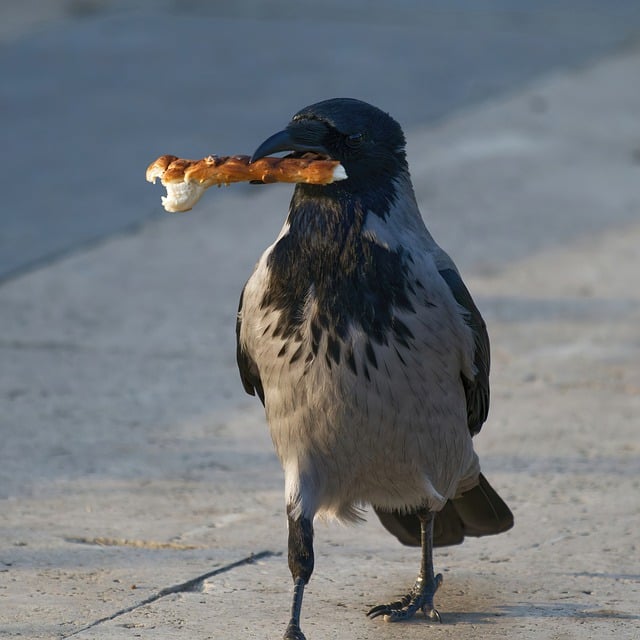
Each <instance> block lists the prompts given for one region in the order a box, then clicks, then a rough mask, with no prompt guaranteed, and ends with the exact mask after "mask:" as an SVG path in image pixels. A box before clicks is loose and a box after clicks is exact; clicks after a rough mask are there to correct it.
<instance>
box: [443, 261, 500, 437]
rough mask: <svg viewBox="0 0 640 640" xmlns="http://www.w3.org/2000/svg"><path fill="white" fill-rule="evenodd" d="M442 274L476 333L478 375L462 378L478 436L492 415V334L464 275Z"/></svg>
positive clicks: (448, 270)
mask: <svg viewBox="0 0 640 640" xmlns="http://www.w3.org/2000/svg"><path fill="white" fill-rule="evenodd" d="M439 273H440V275H441V276H442V279H443V280H444V281H445V282H446V283H447V285H448V286H449V289H451V293H452V294H453V297H454V298H455V299H456V302H457V303H458V304H459V305H460V306H461V307H462V308H463V309H464V310H465V318H464V319H465V322H466V323H467V326H469V328H470V329H471V330H472V331H473V339H474V343H475V354H474V359H473V363H474V366H475V368H476V375H475V377H474V378H473V380H470V379H469V378H467V377H466V376H465V375H463V374H461V376H462V384H463V385H464V391H465V395H466V399H467V423H468V425H469V431H470V432H471V435H472V436H474V435H476V434H477V433H479V431H480V429H481V428H482V425H483V423H484V421H485V420H486V419H487V415H488V413H489V368H490V364H491V353H490V347H489V334H488V333H487V325H486V324H485V322H484V320H483V319H482V316H481V315H480V311H478V307H476V305H475V303H474V301H473V298H472V297H471V294H470V293H469V290H468V289H467V287H466V286H465V284H464V282H463V281H462V278H461V277H460V274H459V273H458V272H457V271H456V270H455V269H453V268H446V269H441V270H440V271H439Z"/></svg>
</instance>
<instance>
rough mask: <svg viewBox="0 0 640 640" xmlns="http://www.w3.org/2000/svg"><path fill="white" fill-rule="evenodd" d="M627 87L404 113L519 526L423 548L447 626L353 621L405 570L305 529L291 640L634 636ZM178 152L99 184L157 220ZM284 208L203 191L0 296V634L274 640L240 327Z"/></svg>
mask: <svg viewBox="0 0 640 640" xmlns="http://www.w3.org/2000/svg"><path fill="white" fill-rule="evenodd" d="M638 69H640V51H639V50H638V49H637V48H635V49H634V48H633V47H631V48H629V49H627V50H626V51H623V52H618V53H617V54H616V55H612V56H610V57H608V58H605V59H602V60H600V61H598V62H597V63H594V64H592V65H589V66H587V67H585V68H582V69H579V70H570V71H555V72H554V73H552V74H550V75H547V76H545V77H543V78H540V79H539V80H537V81H536V82H533V83H532V84H530V85H529V86H528V87H526V88H525V89H522V90H519V91H516V92H514V93H513V95H510V96H508V97H502V98H496V99H494V100H493V101H490V102H488V103H486V104H484V105H480V106H476V107H473V108H471V107H470V108H468V109H466V110H465V111H464V112H462V113H459V114H457V115H456V116H454V117H452V118H450V119H447V120H445V121H443V122H440V123H439V124H437V125H433V126H424V125H421V124H420V123H417V122H411V121H409V123H408V126H407V127H406V132H407V136H408V138H409V140H410V144H409V151H410V162H411V167H412V174H413V177H414V181H415V184H416V190H417V193H418V196H419V199H420V204H421V207H422V211H423V214H424V216H425V218H426V220H427V223H428V224H429V226H430V228H431V230H432V231H433V233H434V235H435V236H436V237H437V238H438V239H439V240H440V242H441V243H442V244H443V246H445V247H446V248H447V250H449V251H450V253H451V254H452V255H453V256H454V258H455V259H456V261H457V262H458V265H459V266H460V268H461V269H462V271H463V274H464V276H465V279H466V281H467V283H468V284H469V287H470V288H471V290H472V292H473V293H474V295H475V297H476V299H477V302H478V304H479V306H480V308H481V310H482V311H483V314H484V315H485V318H486V320H487V322H488V324H489V328H490V333H491V337H492V344H493V376H492V383H493V386H492V392H493V393H492V398H493V404H492V411H491V415H490V420H489V422H488V424H487V425H486V426H485V429H484V430H483V432H482V433H481V435H480V436H479V437H478V440H477V445H478V449H479V451H480V454H481V460H482V462H483V467H484V469H485V471H486V473H487V475H488V476H489V477H490V478H491V480H492V482H493V483H495V485H496V487H497V488H499V490H500V491H501V493H502V494H503V495H504V496H505V498H506V499H507V500H508V502H509V503H510V505H512V507H513V509H514V513H515V517H516V527H515V528H514V529H513V530H512V531H511V532H509V533H507V534H503V535H502V536H499V537H496V538H487V539H480V540H470V541H468V542H465V544H464V545H462V546H460V547H457V548H451V549H444V550H439V551H438V552H437V553H436V565H437V568H438V570H440V571H442V572H443V573H444V576H445V581H444V585H443V587H442V589H441V591H439V592H438V594H437V597H436V604H437V606H438V608H439V609H440V610H441V612H442V614H443V619H444V624H442V625H432V624H429V623H426V622H424V621H421V620H415V621H412V622H411V623H409V624H405V625H389V624H385V623H383V622H381V621H375V622H372V621H368V620H367V619H366V618H365V617H364V613H365V612H366V610H367V608H368V607H369V606H372V605H374V604H377V603H378V602H382V601H387V600H389V599H390V598H392V597H394V596H396V595H398V594H399V593H400V592H401V591H402V590H403V589H405V588H406V586H407V585H408V584H410V583H411V581H412V580H413V578H414V577H415V572H416V571H417V567H418V557H417V553H416V550H412V549H406V548H403V547H401V546H400V545H398V544H397V542H396V541H395V540H393V539H392V538H391V537H389V536H388V535H387V534H386V533H385V532H384V531H383V530H382V529H381V527H380V526H379V525H378V524H377V523H376V521H375V519H369V521H368V522H366V523H365V524H363V525H361V526H358V527H355V528H352V527H351V528H347V527H345V528H343V527H339V526H336V525H326V526H325V525H323V524H319V525H318V527H317V534H316V537H317V563H316V572H315V574H314V576H313V579H312V582H311V584H310V586H309V589H308V595H307V597H306V600H305V607H304V612H303V620H304V625H303V628H304V630H305V632H306V634H307V637H308V638H309V640H314V639H316V640H319V639H320V638H363V639H364V638H367V639H370V638H379V639H389V640H390V639H392V638H398V637H403V638H423V637H424V635H425V634H429V636H430V638H435V639H436V640H440V639H444V638H449V637H452V636H454V635H455V637H456V638H459V639H461V640H466V639H471V638H473V639H476V638H478V637H482V638H488V639H492V638H503V637H514V636H516V637H520V638H524V639H525V640H528V639H534V638H535V639H538V638H540V639H542V638H545V639H546V638H549V639H554V640H560V639H562V640H565V639H567V640H568V639H571V638H576V639H578V638H580V639H583V638H587V639H588V638H594V639H595V638H598V640H599V639H600V638H602V637H603V636H614V637H616V638H617V639H623V640H625V639H632V638H635V637H637V629H638V627H639V625H640V616H639V614H638V608H637V603H638V601H639V599H640V561H639V559H638V558H639V555H638V545H639V544H640V539H639V536H638V531H639V530H640V500H639V498H638V495H639V489H640V441H639V438H638V416H640V387H639V385H638V380H639V379H640V338H639V336H640V332H639V329H638V326H639V321H640V289H639V288H638V286H637V278H638V273H639V270H640V250H639V249H638V247H639V246H640V216H639V215H638V213H639V211H640V163H639V161H638V155H639V149H640V121H639V120H638V118H637V114H638V113H640V83H638V82H637V81H636V80H637V77H638ZM303 103H304V100H303ZM298 106H302V105H298V104H295V105H292V108H291V109H288V110H286V111H284V112H282V113H278V114H277V115H278V118H275V115H274V116H273V125H274V126H279V125H282V124H284V123H285V122H286V120H287V118H288V116H289V115H290V111H292V110H295V108H297V107H298ZM246 108H248V107H246ZM389 108H391V107H389ZM272 128H273V127H270V128H268V129H266V130H264V131H260V132H259V134H258V137H259V138H260V139H262V138H261V137H260V136H262V135H264V134H268V133H270V132H271V131H272ZM224 133H225V135H227V136H228V137H229V139H230V140H233V139H235V138H234V133H235V132H234V131H231V130H227V129H226V128H225V132H224ZM245 134H246V132H241V134H239V135H245ZM172 135H175V136H176V137H175V138H173V140H175V143H172V139H169V138H167V139H163V137H162V136H157V139H156V143H157V145H158V148H157V149H155V150H154V149H149V150H147V154H146V155H145V157H144V161H143V159H142V152H143V151H145V150H144V149H143V150H142V151H140V150H138V151H137V153H139V154H140V156H141V157H140V162H141V164H142V166H141V167H139V168H136V171H137V172H138V174H139V175H138V177H137V178H136V177H135V176H132V181H133V182H135V180H138V181H139V183H140V185H142V186H140V189H139V194H138V187H137V186H136V188H135V189H136V194H138V195H132V192H127V191H120V190H119V187H118V186H117V181H114V180H111V182H110V183H109V182H107V183H106V184H105V188H107V187H109V186H110V187H111V188H112V189H114V190H116V191H117V193H118V194H119V195H118V196H117V197H119V198H123V199H124V200H125V201H127V202H130V203H131V206H138V207H143V208H146V207H148V208H149V210H151V209H155V208H158V209H159V197H160V190H159V188H158V187H155V188H154V187H151V186H150V185H145V184H144V182H143V172H144V164H145V162H146V160H147V155H149V154H150V156H149V158H148V159H151V158H152V157H154V156H155V155H157V154H158V153H162V152H165V151H173V150H174V147H173V145H174V144H177V142H178V140H179V139H180V136H179V135H178V132H177V131H176V132H174V133H173V134H172ZM249 142H250V140H248V143H249ZM165 145H168V147H170V148H166V147H165ZM181 145H184V149H185V153H188V154H192V155H197V148H194V146H195V141H194V140H189V139H186V140H182V141H181ZM189 145H191V146H189ZM132 171H133V169H132ZM136 184H137V183H136ZM290 192H291V189H290V188H289V187H287V186H283V185H274V186H270V187H257V188H252V189H249V188H248V187H247V188H239V189H235V188H233V189H232V188H230V189H228V190H221V191H217V190H216V191H214V192H211V193H208V194H207V195H206V196H205V198H204V200H203V201H202V202H201V204H200V205H199V207H198V208H197V209H196V210H195V211H193V212H191V213H189V214H185V215H177V216H163V215H160V214H158V215H157V216H156V217H155V218H154V219H152V220H149V221H148V222H146V223H145V224H143V225H142V226H139V227H137V228H136V229H134V230H131V231H130V232H128V233H123V234H120V235H117V236H112V237H110V238H108V239H106V240H105V241H103V242H102V243H100V244H98V245H95V246H92V247H88V248H87V249H86V250H84V251H78V252H76V253H74V254H73V255H70V256H68V257H66V258H64V259H60V260H57V261H55V262H53V263H51V264H48V265H47V266H46V267H44V268H41V269H37V270H33V271H31V272H30V273H26V274H24V275H23V276H21V277H16V278H13V279H11V280H9V281H7V282H5V283H4V284H3V286H2V287H1V288H0V326H1V327H2V335H1V336H0V362H2V366H1V367H0V402H1V403H2V417H1V421H2V422H1V425H0V430H1V433H2V443H1V444H0V458H1V460H0V499H1V505H0V635H4V636H6V637H23V638H34V639H35V638H60V637H69V636H71V637H74V638H79V639H87V640H88V639H89V638H102V639H107V640H110V639H115V638H125V637H126V638H130V637H140V638H152V637H153V638H183V637H196V638H256V639H258V638H260V639H263V638H277V637H280V635H281V634H282V632H283V629H284V625H285V622H286V617H287V615H288V607H289V590H290V578H289V575H288V570H287V567H286V558H285V557H283V556H282V555H281V554H282V553H286V526H285V519H284V509H283V504H282V479H281V472H280V469H279V466H278V462H277V460H276V459H275V456H274V454H273V452H272V448H271V444H270V441H269V437H268V434H267V430H266V426H265V424H264V418H263V416H262V410H261V407H260V406H259V403H258V402H256V401H255V399H253V398H250V397H248V396H245V395H244V393H243V392H242V389H241V385H240V383H239V380H238V377H237V374H236V371H235V362H234V336H233V333H234V317H235V310H236V305H237V297H238V293H239V291H240V288H241V286H242V283H243V281H244V280H245V278H246V277H247V276H248V274H249V272H250V270H251V268H252V266H253V263H254V261H255V260H256V259H257V257H258V255H259V253H260V251H261V250H262V249H263V248H264V246H266V245H267V244H268V243H270V242H271V240H272V238H273V237H274V235H275V234H276V233H277V230H278V229H279V227H280V225H281V223H282V220H283V218H284V215H285V212H286V207H287V202H288V198H289V196H290ZM101 211H103V213H104V214H105V215H106V214H107V213H108V211H107V209H102V210H101ZM249 229H250V232H248V230H249ZM252 553H253V554H260V553H261V554H263V555H261V556H260V559H258V560H257V561H255V562H253V563H246V564H239V565H234V563H237V562H238V561H241V560H243V559H245V558H247V557H249V556H250V555H251V554H252ZM216 570H219V572H218V573H216V574H215V575H212V576H211V577H209V578H204V579H202V580H200V581H196V582H195V584H194V583H191V584H188V585H186V586H183V587H180V586H177V585H184V583H186V582H188V581H189V580H192V579H194V578H197V577H198V576H201V575H203V574H206V573H209V572H211V571H216ZM171 587H176V588H174V589H171ZM163 590H166V591H163ZM163 593H164V594H165V595H162V594H163ZM159 595H160V596H161V597H156V596H159ZM425 627H429V628H428V629H427V628H425Z"/></svg>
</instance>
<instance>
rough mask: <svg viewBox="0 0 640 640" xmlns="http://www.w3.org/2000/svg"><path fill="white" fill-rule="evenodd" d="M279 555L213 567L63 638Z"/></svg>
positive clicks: (266, 552)
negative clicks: (211, 579)
mask: <svg viewBox="0 0 640 640" xmlns="http://www.w3.org/2000/svg"><path fill="white" fill-rule="evenodd" d="M279 555H281V554H280V552H277V551H269V550H268V549H266V550H264V551H260V552H258V553H252V554H251V555H250V556H247V557H246V558H242V559H241V560H236V561H235V562H232V563H230V564H225V565H223V566H222V567H218V568H217V569H213V570H212V571H209V572H207V573H203V574H202V575H199V576H197V577H195V578H192V579H191V580H187V581H186V582H181V583H179V584H174V585H171V586H170V587H165V588H164V589H161V590H160V591H158V592H157V593H154V594H153V595H151V596H149V597H148V598H145V599H144V600H141V601H140V602H138V603H136V604H133V605H131V606H130V607H126V608H124V609H119V610H118V611H116V612H115V613H112V614H111V615H109V616H105V617H104V618H99V619H98V620H94V621H93V622H91V623H90V624H88V625H85V626H84V627H82V628H80V629H76V630H75V631H72V632H71V633H67V634H65V635H63V636H61V640H65V638H71V637H72V636H75V635H78V634H79V633H82V632H83V631H87V630H88V629H92V628H93V627H97V626H98V625H99V624H102V623H103V622H109V621H111V620H114V619H115V618H119V617H120V616H123V615H124V614H125V613H131V612H132V611H135V610H136V609H139V608H140V607H143V606H145V605H147V604H151V603H152V602H155V601H156V600H160V598H164V597H165V596H169V595H172V594H174V593H188V592H190V591H196V590H197V589H198V588H200V586H201V585H202V583H203V582H204V581H205V580H207V579H208V578H211V577H213V576H217V575H219V574H221V573H226V572H227V571H232V570H233V569H237V568H238V567H242V566H244V565H247V564H252V563H254V562H255V561H256V560H262V559H263V558H271V557H275V556H279Z"/></svg>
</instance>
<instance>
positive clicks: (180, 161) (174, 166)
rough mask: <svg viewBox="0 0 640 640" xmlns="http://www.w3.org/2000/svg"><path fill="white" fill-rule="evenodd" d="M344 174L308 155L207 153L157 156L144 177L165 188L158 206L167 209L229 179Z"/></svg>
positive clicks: (332, 178)
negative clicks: (195, 156) (252, 157)
mask: <svg viewBox="0 0 640 640" xmlns="http://www.w3.org/2000/svg"><path fill="white" fill-rule="evenodd" d="M346 177H347V173H346V171H345V170H344V167H343V166H342V165H341V164H340V163H339V162H338V161H336V160H317V159H312V158H271V157H267V158H260V160H256V161H255V162H250V158H249V156H207V157H206V158H202V160H187V159H186V158H178V157H177V156H170V155H165V156H160V157H159V158H158V159H157V160H154V161H153V162H152V163H151V164H150V165H149V167H148V168H147V180H148V181H149V182H153V183H155V181H156V179H157V178H160V181H161V182H162V184H163V185H164V186H165V187H166V189H167V195H166V196H163V197H162V206H163V207H164V208H165V209H166V210H167V211H169V212H172V213H173V212H176V211H189V209H191V208H192V207H193V206H194V205H195V204H196V203H197V202H198V200H200V198H201V197H202V194H203V193H204V192H205V191H206V190H207V189H208V188H209V187H211V186H213V185H214V184H215V185H218V186H220V185H222V184H231V183H232V182H264V183H271V182H306V183H309V184H331V183H332V182H336V181H337V180H344V179H345V178H346Z"/></svg>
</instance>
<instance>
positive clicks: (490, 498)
mask: <svg viewBox="0 0 640 640" xmlns="http://www.w3.org/2000/svg"><path fill="white" fill-rule="evenodd" d="M375 512H376V514H377V515H378V518H380V522H382V524H383V525H384V527H385V528H386V529H387V531H389V532H390V533H392V534H393V535H394V536H396V538H398V540H400V542H402V544H406V545H409V546H412V547H419V546H420V520H419V519H418V516H417V515H415V514H413V513H401V512H399V511H382V510H379V509H375ZM512 526H513V514H512V513H511V510H510V509H509V507H508V506H507V505H506V504H505V502H504V500H503V499H502V498H501V497H500V496H499V495H498V494H497V492H496V491H495V489H494V488H493V487H492V486H491V485H490V484H489V482H488V481H487V479H486V478H485V477H484V476H483V475H482V474H480V478H479V483H478V484H477V485H476V486H475V487H473V489H470V490H469V491H465V493H463V494H462V495H461V496H460V497H459V498H455V499H454V500H448V501H447V503H446V505H445V506H444V508H443V509H442V510H441V511H438V513H436V516H435V519H434V523H433V544H434V546H436V547H446V546H450V545H454V544H460V543H461V542H462V541H463V540H464V538H465V536H475V537H479V536H491V535H495V534H496V533H502V532H503V531H507V530H508V529H511V527H512Z"/></svg>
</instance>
